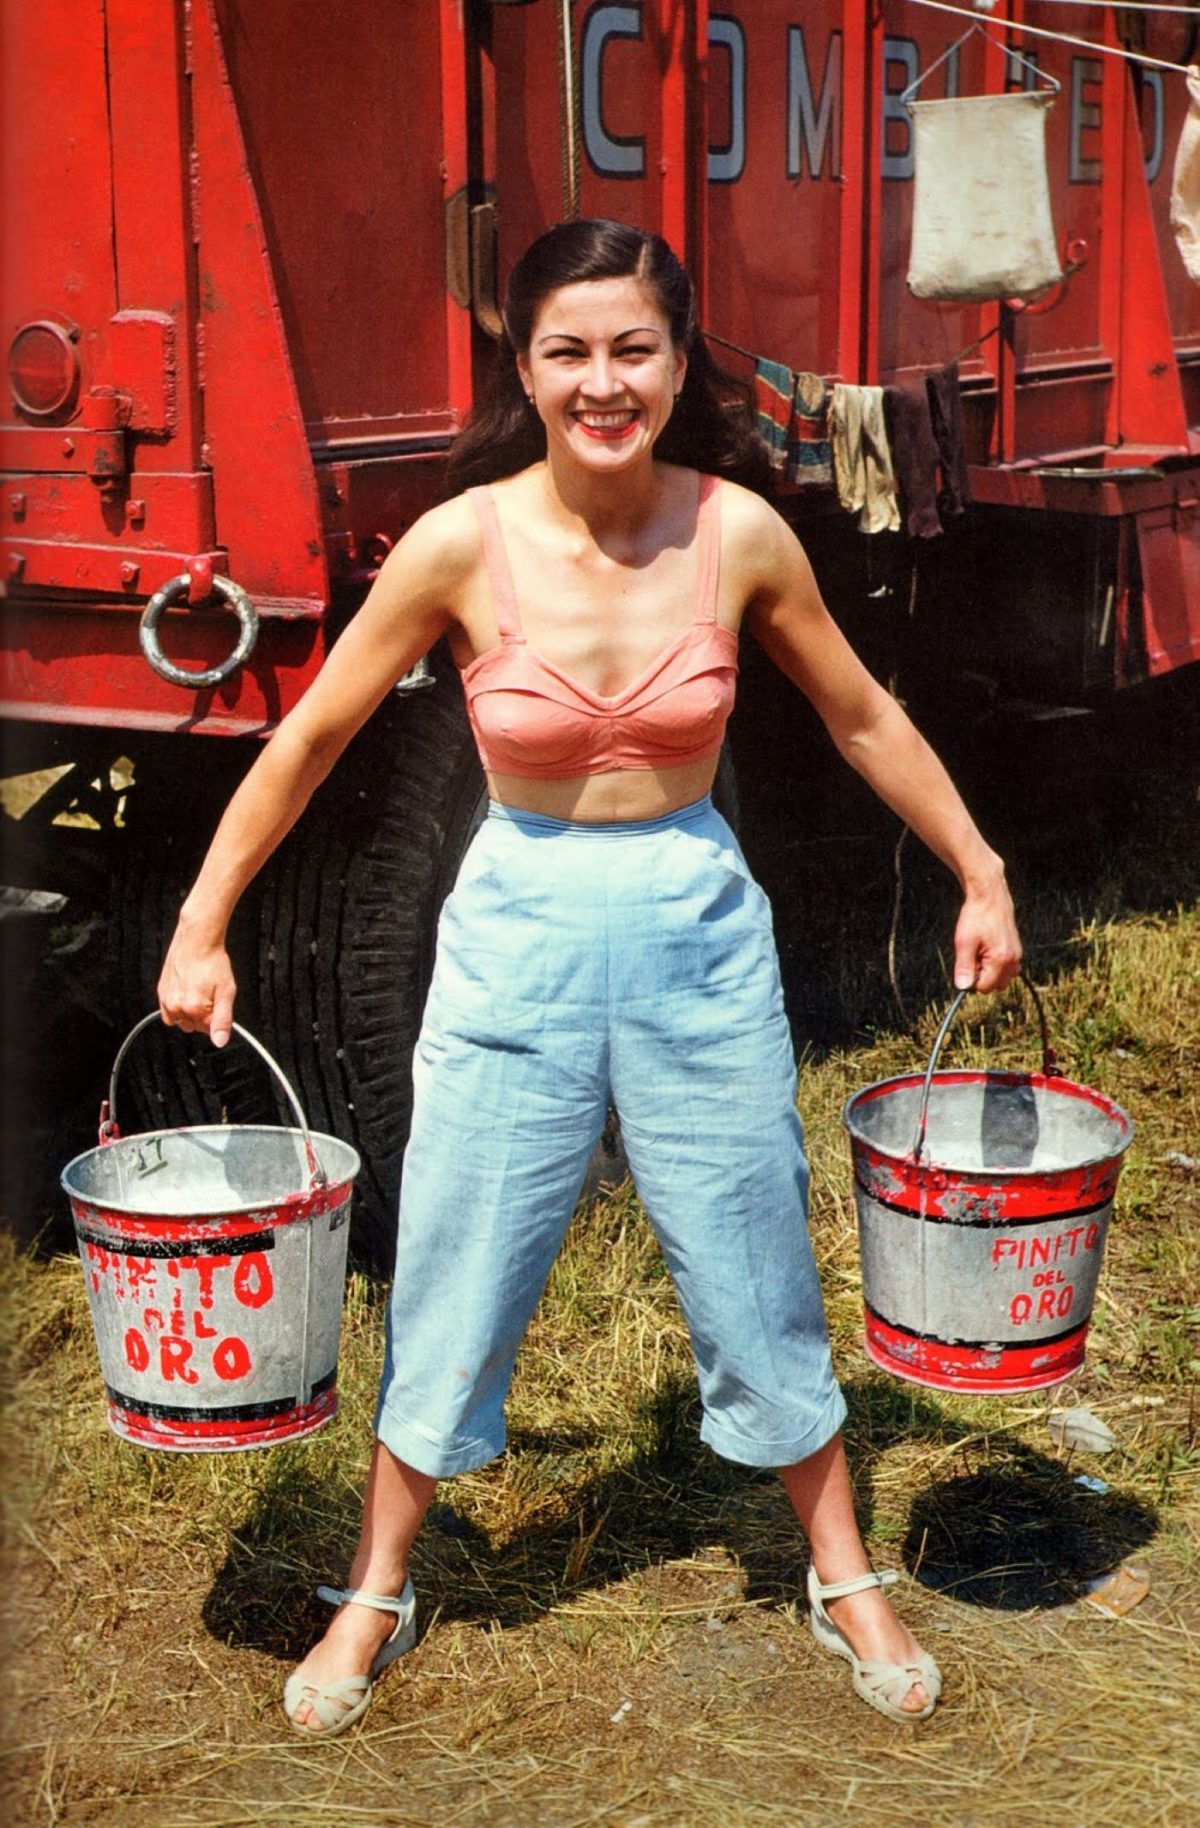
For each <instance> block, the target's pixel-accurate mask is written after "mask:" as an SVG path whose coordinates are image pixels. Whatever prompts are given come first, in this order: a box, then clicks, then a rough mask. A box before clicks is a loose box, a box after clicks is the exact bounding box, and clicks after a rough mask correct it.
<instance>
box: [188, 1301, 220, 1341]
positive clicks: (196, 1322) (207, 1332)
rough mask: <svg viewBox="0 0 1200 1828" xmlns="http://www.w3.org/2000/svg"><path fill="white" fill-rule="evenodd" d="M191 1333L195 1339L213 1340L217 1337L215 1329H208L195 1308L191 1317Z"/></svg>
mask: <svg viewBox="0 0 1200 1828" xmlns="http://www.w3.org/2000/svg"><path fill="white" fill-rule="evenodd" d="M192 1332H193V1333H194V1334H195V1335H196V1338H197V1339H215V1338H216V1337H217V1329H216V1327H210V1326H207V1325H206V1324H205V1320H204V1316H203V1314H202V1313H201V1312H200V1310H199V1308H197V1309H196V1311H195V1313H194V1314H193V1315H192Z"/></svg>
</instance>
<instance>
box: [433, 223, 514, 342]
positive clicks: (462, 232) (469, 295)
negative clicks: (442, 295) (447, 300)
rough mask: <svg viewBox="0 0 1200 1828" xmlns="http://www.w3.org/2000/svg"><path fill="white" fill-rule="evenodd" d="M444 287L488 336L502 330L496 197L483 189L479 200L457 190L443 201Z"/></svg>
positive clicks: (498, 333)
mask: <svg viewBox="0 0 1200 1828" xmlns="http://www.w3.org/2000/svg"><path fill="white" fill-rule="evenodd" d="M446 290H447V292H449V294H450V296H451V298H452V299H453V300H454V302H455V304H457V305H461V306H462V307H463V309H464V310H467V309H469V310H470V311H471V313H472V315H473V317H474V319H475V322H476V323H477V324H478V325H479V328H480V329H481V330H483V331H485V332H486V334H487V335H488V336H492V337H495V336H499V335H500V332H501V330H502V329H503V327H504V326H503V322H502V320H501V316H500V307H499V304H498V302H497V297H496V198H495V193H494V192H493V191H491V189H490V188H485V190H484V194H483V198H482V201H480V202H477V203H472V202H471V200H470V195H469V192H468V191H467V190H466V189H465V188H464V189H462V190H456V191H455V193H454V195H453V196H452V197H449V198H447V201H446Z"/></svg>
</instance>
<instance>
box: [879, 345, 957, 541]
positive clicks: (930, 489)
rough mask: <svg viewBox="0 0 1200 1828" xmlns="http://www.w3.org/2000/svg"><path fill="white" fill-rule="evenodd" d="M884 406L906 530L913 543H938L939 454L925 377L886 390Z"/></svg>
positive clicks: (940, 525) (939, 525)
mask: <svg viewBox="0 0 1200 1828" xmlns="http://www.w3.org/2000/svg"><path fill="white" fill-rule="evenodd" d="M883 404H884V410H885V412H886V414H887V424H888V436H889V437H890V439H891V445H892V461H893V463H894V465H895V469H896V486H897V488H898V490H899V492H900V500H901V503H902V504H903V508H904V525H905V528H906V529H907V531H908V533H909V535H910V537H911V538H912V539H922V540H928V539H935V538H936V537H937V535H938V534H939V533H941V531H942V523H941V521H940V520H939V519H938V511H937V469H938V451H937V444H936V442H935V441H934V436H933V420H932V418H931V416H930V399H929V389H928V388H927V387H926V385H925V376H924V375H921V376H920V377H919V378H918V379H917V380H915V381H902V382H901V383H900V384H899V385H898V386H896V387H886V388H885V389H884V392H883Z"/></svg>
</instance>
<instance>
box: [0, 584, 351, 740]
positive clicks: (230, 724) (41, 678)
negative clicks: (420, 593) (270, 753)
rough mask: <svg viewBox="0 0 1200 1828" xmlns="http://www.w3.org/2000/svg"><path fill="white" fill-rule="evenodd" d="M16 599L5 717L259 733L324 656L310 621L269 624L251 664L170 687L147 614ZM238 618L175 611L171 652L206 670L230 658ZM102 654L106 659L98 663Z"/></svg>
mask: <svg viewBox="0 0 1200 1828" xmlns="http://www.w3.org/2000/svg"><path fill="white" fill-rule="evenodd" d="M39 607H40V606H36V605H35V606H34V607H33V608H30V609H27V608H25V607H23V606H21V605H19V604H17V603H16V602H13V601H10V602H9V603H7V604H6V605H5V610H4V639H5V645H6V650H7V651H6V652H5V655H4V663H5V664H4V700H5V702H3V703H0V716H9V717H12V716H20V717H33V718H37V719H39V720H41V721H42V722H45V723H60V724H99V725H104V726H112V727H116V728H125V729H130V730H176V731H180V732H183V731H196V730H199V731H202V732H204V733H206V734H211V735H217V736H253V735H262V734H265V733H266V732H267V731H268V730H270V729H272V728H273V727H274V726H275V724H277V723H278V721H279V719H280V718H281V717H282V716H283V715H284V713H285V712H286V711H288V710H290V709H291V707H292V705H293V704H295V702H296V700H297V699H298V698H299V696H300V694H301V692H302V691H303V690H304V688H305V687H306V686H307V685H309V684H310V683H311V682H312V680H313V679H314V678H315V677H316V675H317V672H318V670H319V668H320V664H321V661H322V659H323V658H324V644H323V642H322V640H321V633H320V629H319V627H318V626H317V624H315V623H313V622H311V621H295V622H285V621H273V622H271V623H270V625H269V626H267V627H264V629H263V631H262V634H261V635H260V637H259V642H258V646H257V647H256V648H255V651H254V653H253V654H252V655H251V658H250V660H249V662H248V664H247V665H246V666H245V667H243V668H242V669H241V671H240V672H238V673H236V674H235V675H234V677H233V678H232V679H229V680H226V681H225V683H224V684H223V685H220V686H215V687H212V688H210V689H209V690H207V691H203V692H190V691H186V690H185V689H184V688H183V687H181V686H173V685H168V684H167V682H166V680H164V679H160V678H159V677H158V675H157V674H156V673H152V672H151V670H150V668H149V667H148V666H147V664H146V662H145V660H144V659H143V657H142V652H141V648H140V647H139V645H138V619H139V618H138V612H137V611H136V610H126V609H116V610H113V609H111V608H104V607H101V608H88V607H84V606H81V605H79V604H78V603H76V604H71V605H67V606H64V607H62V608H59V609H56V611H55V613H54V614H53V615H41V614H39V613H38V608H39ZM235 633H236V631H235V626H234V623H233V620H232V618H231V617H229V616H225V615H212V614H208V613H207V612H201V611H196V612H184V611H180V612H178V613H177V614H176V613H173V614H171V615H169V616H167V617H164V619H163V622H162V623H161V624H160V634H161V638H162V645H163V649H164V651H165V652H166V654H167V656H168V658H169V659H171V660H175V661H178V662H179V663H180V664H181V665H185V666H195V667H196V668H197V670H199V669H200V668H201V667H204V666H211V665H213V664H214V663H215V662H216V661H218V660H223V659H224V657H225V656H226V654H228V653H229V651H230V649H231V647H232V646H233V642H234V638H235ZM97 655H101V656H103V665H102V666H97V658H96V657H97Z"/></svg>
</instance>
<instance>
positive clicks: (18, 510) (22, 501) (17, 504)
mask: <svg viewBox="0 0 1200 1828" xmlns="http://www.w3.org/2000/svg"><path fill="white" fill-rule="evenodd" d="M8 499H9V503H10V505H11V507H12V514H13V519H14V520H24V519H25V509H26V506H27V501H26V497H25V495H24V494H23V492H22V491H21V490H20V489H17V490H15V491H14V492H13V494H11V495H10V496H9V498H8Z"/></svg>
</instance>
